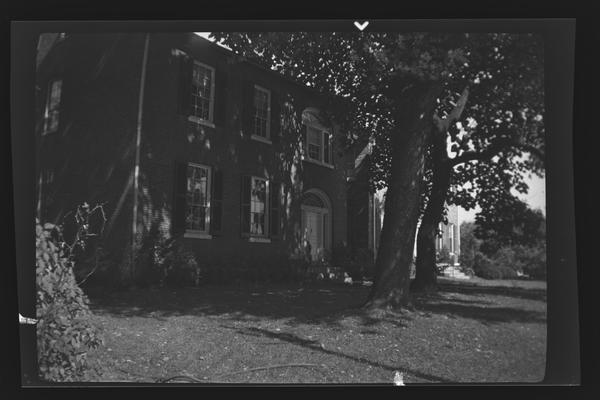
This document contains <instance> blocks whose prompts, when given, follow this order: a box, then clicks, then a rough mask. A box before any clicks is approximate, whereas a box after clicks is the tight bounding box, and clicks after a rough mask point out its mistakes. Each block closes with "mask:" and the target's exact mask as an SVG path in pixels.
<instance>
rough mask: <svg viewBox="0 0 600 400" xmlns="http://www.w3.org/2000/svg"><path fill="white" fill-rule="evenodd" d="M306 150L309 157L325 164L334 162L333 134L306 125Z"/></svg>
mask: <svg viewBox="0 0 600 400" xmlns="http://www.w3.org/2000/svg"><path fill="white" fill-rule="evenodd" d="M306 151H307V153H308V159H309V160H312V161H317V162H319V163H324V164H332V146H331V136H330V134H329V133H328V132H327V131H323V130H320V129H317V128H314V127H312V126H307V127H306Z"/></svg>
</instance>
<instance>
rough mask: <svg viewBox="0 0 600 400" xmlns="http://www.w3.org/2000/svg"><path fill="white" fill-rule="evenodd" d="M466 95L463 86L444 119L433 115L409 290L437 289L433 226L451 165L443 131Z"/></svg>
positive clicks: (441, 208) (438, 216) (455, 117)
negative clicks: (427, 180)
mask: <svg viewBox="0 0 600 400" xmlns="http://www.w3.org/2000/svg"><path fill="white" fill-rule="evenodd" d="M468 98H469V88H468V87H467V88H465V89H464V90H463V92H462V94H461V96H460V98H459V100H458V102H457V104H456V105H455V106H454V109H453V110H452V112H450V114H449V115H448V116H447V117H446V118H444V119H440V118H439V117H437V115H435V116H434V124H433V127H432V134H431V140H432V144H433V150H432V154H431V156H432V157H433V171H432V175H431V176H432V178H431V179H432V182H431V193H429V199H428V201H427V205H426V208H425V212H424V213H423V218H422V219H421V225H420V226H419V232H418V234H417V261H416V276H415V280H414V281H413V283H412V285H411V288H410V289H411V291H413V292H418V291H435V290H436V289H437V267H436V251H435V238H436V236H437V227H438V225H439V223H440V222H441V221H442V216H443V211H444V204H445V203H446V197H447V195H448V189H449V188H450V177H451V175H452V168H453V165H452V161H451V160H450V159H449V158H448V152H447V150H446V139H447V132H448V129H450V125H451V124H453V123H454V122H455V121H457V120H458V119H459V118H460V116H461V114H462V112H463V110H464V108H465V104H466V102H467V100H468Z"/></svg>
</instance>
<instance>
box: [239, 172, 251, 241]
mask: <svg viewBox="0 0 600 400" xmlns="http://www.w3.org/2000/svg"><path fill="white" fill-rule="evenodd" d="M250 179H251V177H250V176H248V175H242V187H241V192H240V200H241V207H240V214H241V215H240V220H241V224H242V225H241V231H242V236H244V237H247V236H250V188H251V184H250Z"/></svg>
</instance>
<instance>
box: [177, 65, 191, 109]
mask: <svg viewBox="0 0 600 400" xmlns="http://www.w3.org/2000/svg"><path fill="white" fill-rule="evenodd" d="M193 71H194V60H193V59H192V58H191V57H188V56H187V55H185V54H184V55H180V56H179V71H178V72H179V74H178V79H179V87H178V107H177V111H178V113H179V114H181V115H184V116H186V117H187V116H188V115H190V107H191V104H190V102H191V98H192V75H193Z"/></svg>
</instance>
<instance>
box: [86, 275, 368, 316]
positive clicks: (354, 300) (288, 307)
mask: <svg viewBox="0 0 600 400" xmlns="http://www.w3.org/2000/svg"><path fill="white" fill-rule="evenodd" d="M367 295H368V288H364V287H356V286H354V287H353V286H343V285H315V286H299V285H279V286H277V287H267V286H261V287H253V286H245V287H237V288H234V287H226V286H222V287H219V286H206V287H199V288H178V289H174V288H147V289H136V290H129V291H121V292H113V293H106V292H90V293H88V296H89V298H90V303H91V307H92V310H95V311H97V312H105V313H109V314H112V315H114V316H117V317H151V318H157V319H164V318H168V317H171V316H185V315H189V316H205V317H206V316H223V317H224V318H228V319H232V320H248V319H263V318H266V319H276V320H277V319H285V320H286V323H287V324H290V325H296V324H327V325H336V324H338V322H339V320H341V319H342V318H345V317H346V316H348V314H352V315H353V314H355V313H360V306H361V305H362V304H363V302H364V300H365V299H366V296H367ZM375 322H376V321H371V320H369V319H368V318H367V317H365V323H375Z"/></svg>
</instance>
